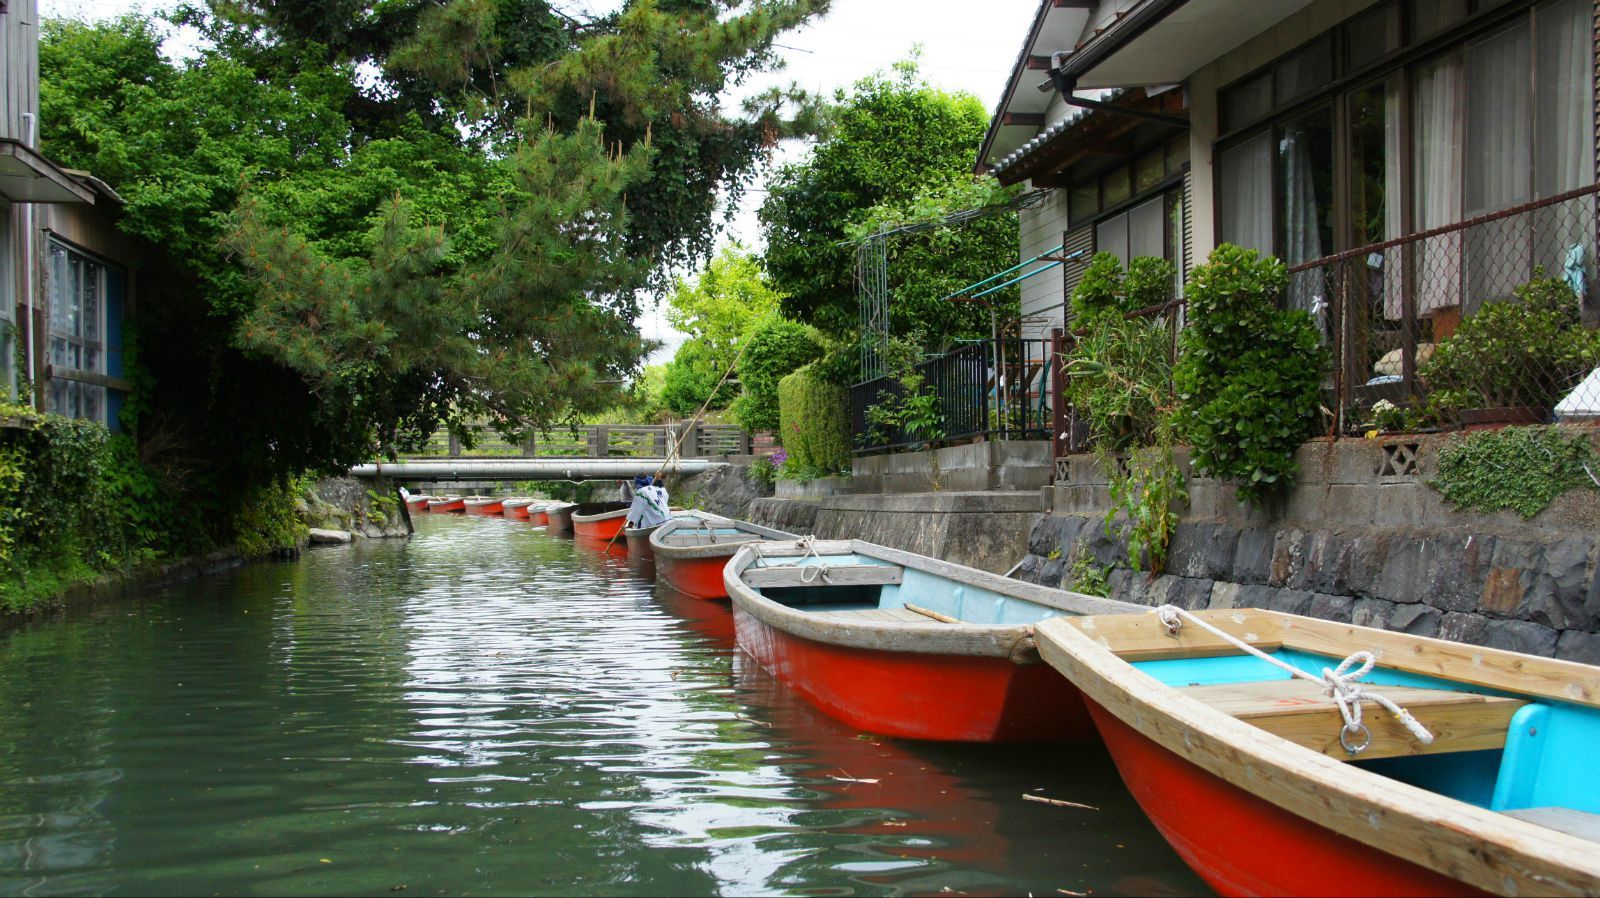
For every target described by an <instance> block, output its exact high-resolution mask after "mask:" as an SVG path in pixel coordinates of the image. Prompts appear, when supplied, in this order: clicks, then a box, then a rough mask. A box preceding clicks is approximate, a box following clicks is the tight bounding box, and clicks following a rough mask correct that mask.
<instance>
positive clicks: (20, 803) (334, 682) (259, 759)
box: [0, 515, 1201, 895]
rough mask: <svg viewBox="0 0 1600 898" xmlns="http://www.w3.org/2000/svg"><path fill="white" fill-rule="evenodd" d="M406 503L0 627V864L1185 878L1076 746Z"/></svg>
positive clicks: (477, 522)
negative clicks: (789, 660)
mask: <svg viewBox="0 0 1600 898" xmlns="http://www.w3.org/2000/svg"><path fill="white" fill-rule="evenodd" d="M417 522H418V533H417V536H416V537H415V538H414V539H413V540H411V541H410V542H409V543H408V544H396V543H380V544H360V545H355V546H350V547H341V548H334V549H327V550H318V551H314V552H310V553H308V554H307V555H306V557H305V558H304V559H302V560H300V561H298V562H294V563H287V564H272V565H259V566H252V567H248V568H244V569H240V570H238V571H234V572H230V573H227V574H223V575H218V576H215V577H211V578H207V579H204V580H198V581H191V582H189V583H184V584H177V585H174V586H169V587H165V588H161V589H156V590H151V591H150V592H149V593H148V594H147V595H145V596H144V597H142V598H141V599H140V600H138V601H137V602H135V603H131V604H130V603H124V604H119V605H115V606H109V607H105V608H100V609H94V610H92V611H88V612H82V613H77V614H74V615H70V616H68V617H67V618H65V619H63V620H58V621H52V622H41V623H38V624H33V625H28V626H25V627H20V628H17V629H14V630H12V631H10V632H9V633H5V634H0V893H6V894H10V893H19V894H22V893H25V894H30V895H33V894H38V895H45V894H64V893H72V894H112V893H124V894H128V893H132V894H139V893H146V892H159V893H173V894H198V893H214V892H230V893H231V892H237V893H242V894H327V893H370V892H379V891H389V890H391V889H396V890H398V889H400V888H401V887H404V889H405V890H406V891H407V892H409V893H411V894H418V893H424V892H426V893H428V894H433V893H450V894H453V893H465V892H471V893H510V894H526V893H545V894H719V893H720V894H781V893H782V894H787V893H795V894H806V895H878V894H884V895H890V894H923V893H932V892H940V891H942V890H946V889H949V890H953V891H965V892H969V893H987V894H998V893H1020V892H1024V891H1033V892H1035V893H1045V894H1049V893H1053V890H1055V889H1060V888H1065V889H1071V890H1074V891H1080V892H1081V891H1086V890H1088V889H1091V888H1092V889H1094V890H1095V891H1097V892H1102V893H1104V892H1118V891H1124V892H1126V891H1144V892H1150V891H1155V892H1161V891H1165V892H1168V893H1181V892H1186V891H1194V890H1198V889H1200V888H1201V886H1200V884H1199V883H1198V881H1197V880H1195V878H1194V877H1193V876H1191V875H1190V874H1189V873H1188V872H1187V871H1186V870H1184V869H1183V868H1182V866H1181V864H1179V863H1178V861H1177V860H1176V858H1175V857H1174V856H1173V855H1172V853H1171V852H1170V850H1168V849H1167V848H1166V847H1165V845H1164V843H1162V842H1161V841H1160V840H1159V837H1157V836H1156V835H1155V834H1154V833H1153V831H1152V830H1151V829H1150V827H1149V826H1148V824H1146V823H1145V822H1144V821H1143V819H1142V817H1140V815H1139V814H1138V812H1137V809H1136V808H1135V807H1133V805H1132V804H1131V800H1130V799H1129V798H1128V797H1127V795H1126V793H1125V792H1123V791H1122V790H1121V788H1120V786H1119V785H1118V784H1117V782H1116V777H1115V774H1114V770H1113V768H1112V767H1111V766H1110V764H1109V762H1108V760H1107V759H1106V758H1105V757H1104V755H1103V753H1101V752H1099V751H1098V750H1093V749H1090V750H1085V749H1082V748H1074V747H1070V746H1068V747H1063V746H1053V747H1045V748H1025V749H1015V748H984V747H950V746H930V745H913V744H906V743H897V742H893V741H890V740H883V739H875V738H871V737H865V736H863V735H862V734H859V733H856V732H854V731H852V730H849V729H848V728H845V727H843V726H841V725H839V724H837V723H835V722H834V721H832V720H830V719H828V718H826V717H824V716H822V715H820V714H818V713H817V712H816V711H814V710H813V709H811V708H810V707H808V706H806V705H805V704H804V703H803V702H800V701H798V700H797V699H795V697H794V696H793V695H791V694H789V693H787V692H785V691H784V690H782V689H781V688H779V687H777V686H776V684H775V683H774V682H773V681H772V680H771V678H769V677H767V676H766V675H765V674H764V673H763V672H761V671H760V670H759V669H756V668H755V667H754V665H752V664H750V663H749V662H748V661H747V660H746V659H743V658H742V657H740V656H738V655H737V654H736V653H734V652H733V651H732V650H731V628H729V627H728V625H727V620H726V610H725V609H723V608H710V607H708V603H703V602H698V601H697V600H689V602H688V603H687V604H685V602H684V601H683V600H682V599H681V598H680V597H675V596H672V595H666V594H663V595H661V596H660V597H657V596H655V595H654V594H653V589H652V585H651V583H650V582H649V581H648V579H647V578H646V577H645V576H643V575H642V574H647V573H648V569H647V568H642V567H641V566H639V565H637V564H631V563H630V562H629V561H628V559H627V558H626V557H625V555H621V554H602V553H601V552H600V551H599V550H598V549H597V547H593V546H585V545H581V544H576V543H574V542H573V541H572V540H570V539H560V538H551V537H548V536H546V535H544V533H543V532H542V531H541V530H538V529H535V528H531V527H529V526H528V525H526V524H519V523H516V522H513V521H503V520H498V519H493V518H456V517H444V516H440V517H431V518H430V517H429V516H426V515H419V516H418V518H417ZM719 615H720V616H719ZM1040 787H1044V788H1045V790H1046V791H1047V792H1048V793H1049V794H1053V795H1058V796H1061V797H1067V798H1071V799H1072V800H1075V801H1082V802H1085V803H1089V804H1095V805H1097V806H1099V807H1100V809H1101V810H1100V811H1098V812H1093V813H1088V812H1077V813H1074V812H1063V811H1062V810H1061V809H1058V808H1049V807H1045V806H1041V805H1037V804H1033V803H1027V802H1022V801H1020V793H1021V792H1023V791H1031V790H1036V789H1039V788H1040Z"/></svg>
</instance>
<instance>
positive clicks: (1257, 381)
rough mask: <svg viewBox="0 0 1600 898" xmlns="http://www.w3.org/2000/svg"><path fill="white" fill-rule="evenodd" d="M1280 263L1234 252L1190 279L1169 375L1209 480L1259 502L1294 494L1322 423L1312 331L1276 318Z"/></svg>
mask: <svg viewBox="0 0 1600 898" xmlns="http://www.w3.org/2000/svg"><path fill="white" fill-rule="evenodd" d="M1287 283H1288V276H1287V274H1286V273H1285V271H1284V267H1283V263H1281V262H1279V261H1278V260H1276V259H1273V258H1270V257H1268V258H1262V257H1261V256H1260V255H1259V254H1258V253H1257V252H1256V251H1254V250H1245V249H1241V248H1239V247H1237V246H1233V245H1231V244H1223V245H1222V246H1219V247H1217V249H1216V251H1215V252H1213V253H1212V254H1211V258H1210V260H1209V261H1208V262H1207V263H1206V264H1204V265H1200V266H1198V267H1196V268H1195V269H1194V271H1193V272H1192V273H1191V274H1190V277H1189V282H1188V285H1187V288H1186V295H1187V299H1188V307H1189V324H1188V326H1187V327H1185V328H1184V331H1183V335H1182V343H1181V354H1180V356H1179V359H1178V364H1177V366H1176V368H1175V369H1174V371H1173V381H1174V385H1175V387H1176V390H1177V398H1178V409H1177V421H1178V428H1179V434H1180V436H1182V437H1183V438H1185V439H1187V440H1188V441H1189V443H1190V444H1191V445H1192V446H1193V447H1194V464H1195V466H1196V467H1197V468H1198V469H1199V470H1200V471H1201V472H1204V473H1207V474H1211V475H1214V476H1218V477H1228V478H1233V479H1234V480H1235V481H1237V483H1238V489H1239V495H1240V497H1241V498H1243V499H1246V500H1248V501H1251V502H1260V501H1261V500H1262V499H1263V498H1264V497H1265V496H1266V495H1267V494H1268V493H1269V492H1270V491H1273V490H1276V489H1280V488H1285V487H1287V486H1289V485H1290V484H1291V483H1292V482H1293V480H1294V476H1295V474H1296V467H1295V463H1294V452H1295V450H1296V449H1297V448H1298V447H1299V446H1300V444H1301V443H1302V442H1303V441H1304V440H1305V439H1306V437H1308V436H1309V435H1310V434H1311V430H1312V427H1313V425H1314V424H1315V423H1316V421H1317V413H1318V408H1319V405H1318V400H1319V389H1320V385H1321V380H1322V371H1323V367H1324V363H1325V359H1324V352H1323V349H1322V347H1321V344H1320V342H1319V340H1318V336H1317V329H1316V326H1315V325H1314V324H1313V323H1312V321H1311V318H1310V316H1309V315H1307V314H1306V313H1305V312H1303V311H1299V310H1294V311H1285V310H1282V309H1279V308H1278V306H1277V303H1276V298H1277V296H1278V295H1279V294H1280V293H1281V292H1282V291H1283V289H1284V287H1285V285H1286V284H1287Z"/></svg>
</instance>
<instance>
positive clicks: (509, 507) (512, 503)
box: [500, 499, 539, 521]
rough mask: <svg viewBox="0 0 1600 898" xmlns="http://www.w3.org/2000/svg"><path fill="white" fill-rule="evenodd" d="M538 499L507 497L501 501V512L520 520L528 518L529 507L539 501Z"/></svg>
mask: <svg viewBox="0 0 1600 898" xmlns="http://www.w3.org/2000/svg"><path fill="white" fill-rule="evenodd" d="M537 501H539V500H537V499H506V500H505V501H503V502H501V503H500V513H501V514H503V515H505V516H506V517H508V518H517V519H519V520H524V521H525V520H527V519H528V508H529V506H531V505H533V503H535V502H537Z"/></svg>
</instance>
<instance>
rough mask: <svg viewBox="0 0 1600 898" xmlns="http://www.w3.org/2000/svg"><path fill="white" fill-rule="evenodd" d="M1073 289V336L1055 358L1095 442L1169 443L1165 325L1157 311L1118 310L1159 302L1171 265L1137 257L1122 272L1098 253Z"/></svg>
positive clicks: (1165, 296)
mask: <svg viewBox="0 0 1600 898" xmlns="http://www.w3.org/2000/svg"><path fill="white" fill-rule="evenodd" d="M1089 269H1090V271H1089V273H1087V274H1086V275H1085V277H1084V280H1083V281H1082V282H1080V283H1079V285H1078V288H1077V289H1076V290H1074V291H1073V294H1072V305H1073V309H1074V318H1073V321H1074V323H1075V324H1077V325H1078V334H1077V338H1076V342H1075V343H1074V345H1073V347H1072V349H1071V350H1070V351H1069V352H1068V353H1067V355H1066V357H1065V358H1064V359H1063V361H1062V364H1063V365H1065V366H1066V370H1067V371H1068V372H1069V373H1070V374H1071V377H1070V378H1069V379H1068V382H1067V383H1068V390H1069V398H1070V399H1071V401H1072V403H1073V406H1074V407H1075V408H1076V409H1078V410H1079V412H1080V413H1081V414H1084V415H1085V416H1086V417H1087V419H1088V421H1089V425H1090V431H1091V433H1093V434H1094V437H1095V440H1096V441H1097V445H1099V446H1102V447H1105V448H1109V449H1124V448H1127V447H1130V446H1150V445H1154V444H1156V443H1157V442H1162V441H1165V442H1168V443H1170V442H1171V434H1170V433H1168V432H1166V431H1168V430H1170V426H1171V421H1172V416H1173V413H1174V408H1175V398H1174V396H1173V391H1172V331H1171V330H1170V329H1169V328H1168V326H1167V323H1166V319H1165V318H1164V317H1141V318H1128V317H1125V312H1126V311H1129V310H1131V309H1135V308H1148V307H1150V306H1153V305H1158V304H1160V303H1164V302H1167V301H1169V300H1170V299H1171V295H1172V292H1171V291H1172V283H1173V281H1172V279H1173V277H1174V275H1175V272H1174V270H1173V268H1172V264H1171V263H1170V262H1167V261H1165V260H1161V259H1150V258H1148V257H1141V258H1138V259H1134V260H1133V262H1132V263H1131V264H1130V266H1129V274H1128V275H1127V276H1126V277H1124V275H1123V271H1122V264H1121V262H1120V261H1119V260H1118V259H1117V257H1116V256H1113V255H1111V254H1110V253H1100V254H1099V255H1097V256H1095V257H1094V260H1093V261H1092V262H1091V263H1090V265H1089Z"/></svg>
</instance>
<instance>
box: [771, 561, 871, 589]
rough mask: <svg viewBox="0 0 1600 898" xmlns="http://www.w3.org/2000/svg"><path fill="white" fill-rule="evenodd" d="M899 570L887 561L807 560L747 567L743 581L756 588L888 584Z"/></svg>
mask: <svg viewBox="0 0 1600 898" xmlns="http://www.w3.org/2000/svg"><path fill="white" fill-rule="evenodd" d="M901 576H902V570H901V568H900V567H898V566H894V565H887V564H843V565H827V564H808V565H775V566H773V567H748V568H745V570H744V574H743V577H744V582H746V583H748V584H750V585H751V586H753V587H755V588H757V589H764V588H769V587H774V586H842V585H845V584H863V585H866V584H876V585H888V584H894V583H899V582H900V578H901Z"/></svg>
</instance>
